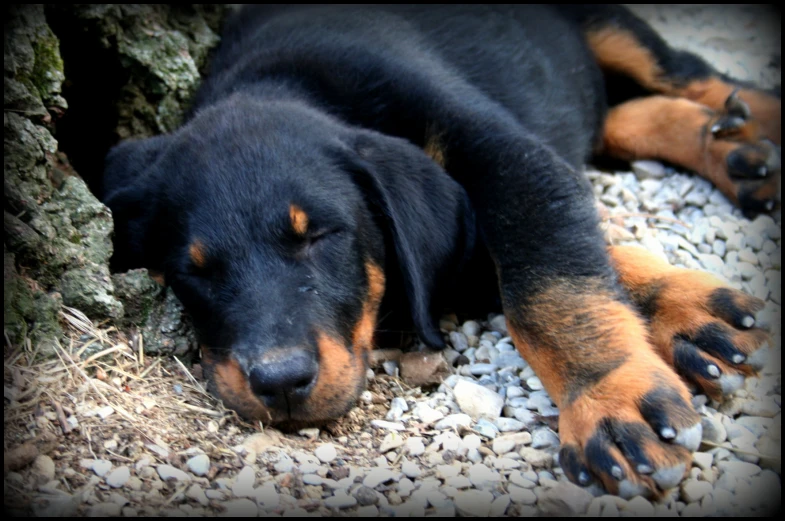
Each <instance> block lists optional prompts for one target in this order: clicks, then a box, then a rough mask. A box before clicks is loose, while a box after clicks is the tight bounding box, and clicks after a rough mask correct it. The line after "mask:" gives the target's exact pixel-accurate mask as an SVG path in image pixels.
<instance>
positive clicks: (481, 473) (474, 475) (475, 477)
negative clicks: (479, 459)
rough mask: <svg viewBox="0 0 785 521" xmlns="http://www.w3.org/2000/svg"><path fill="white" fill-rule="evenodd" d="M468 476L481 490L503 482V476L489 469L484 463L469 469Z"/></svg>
mask: <svg viewBox="0 0 785 521" xmlns="http://www.w3.org/2000/svg"><path fill="white" fill-rule="evenodd" d="M468 475H469V480H470V481H471V482H472V484H473V485H474V486H475V487H476V488H479V489H482V488H485V487H488V486H493V485H494V484H495V483H498V482H500V481H501V480H502V477H501V474H499V473H498V472H496V471H495V470H491V469H489V468H488V467H487V466H485V465H483V464H482V463H478V464H476V465H472V466H471V467H469V472H468Z"/></svg>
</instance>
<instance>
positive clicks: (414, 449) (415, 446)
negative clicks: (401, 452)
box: [385, 437, 425, 456]
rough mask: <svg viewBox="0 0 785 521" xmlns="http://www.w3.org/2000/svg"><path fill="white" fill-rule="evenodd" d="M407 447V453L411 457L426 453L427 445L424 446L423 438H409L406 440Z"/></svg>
mask: <svg viewBox="0 0 785 521" xmlns="http://www.w3.org/2000/svg"><path fill="white" fill-rule="evenodd" d="M385 439H386V438H385ZM405 445H406V452H407V453H408V454H409V455H410V456H419V455H421V454H423V453H424V452H425V445H424V444H423V441H422V438H416V437H414V438H409V439H408V440H406V442H405Z"/></svg>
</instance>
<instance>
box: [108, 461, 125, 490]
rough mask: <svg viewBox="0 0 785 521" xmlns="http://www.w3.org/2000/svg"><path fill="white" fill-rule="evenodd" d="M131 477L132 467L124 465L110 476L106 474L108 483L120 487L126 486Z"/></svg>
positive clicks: (113, 486)
mask: <svg viewBox="0 0 785 521" xmlns="http://www.w3.org/2000/svg"><path fill="white" fill-rule="evenodd" d="M130 478H131V469H129V468H128V467H125V466H123V467H119V468H117V469H115V470H113V471H112V472H111V473H110V474H109V475H108V476H106V484H107V485H109V486H110V487H112V488H120V487H123V486H125V484H126V483H128V480H129V479H130Z"/></svg>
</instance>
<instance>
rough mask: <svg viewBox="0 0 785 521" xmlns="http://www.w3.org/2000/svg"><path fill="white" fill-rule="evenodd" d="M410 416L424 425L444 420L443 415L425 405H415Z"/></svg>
mask: <svg viewBox="0 0 785 521" xmlns="http://www.w3.org/2000/svg"><path fill="white" fill-rule="evenodd" d="M412 414H413V415H414V416H415V417H416V418H418V419H419V420H420V421H421V422H422V423H424V424H426V425H428V424H431V423H436V422H437V421H439V420H441V419H442V418H444V413H441V412H439V411H437V410H435V409H434V408H432V407H431V406H430V405H428V404H426V403H419V404H417V407H415V408H414V411H413V413H412Z"/></svg>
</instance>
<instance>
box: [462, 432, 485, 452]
mask: <svg viewBox="0 0 785 521" xmlns="http://www.w3.org/2000/svg"><path fill="white" fill-rule="evenodd" d="M463 446H464V447H465V448H466V450H472V449H479V448H480V447H481V446H482V438H480V437H479V436H477V435H476V434H467V435H466V436H464V437H463Z"/></svg>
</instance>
